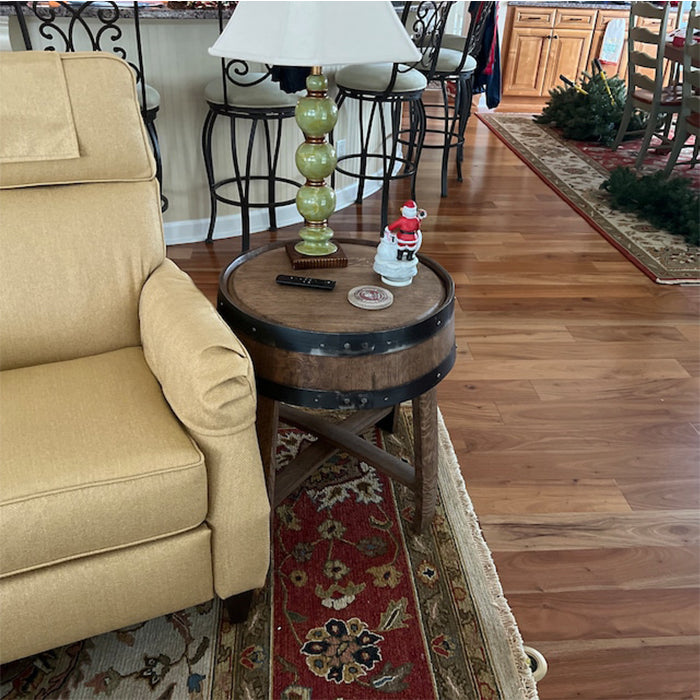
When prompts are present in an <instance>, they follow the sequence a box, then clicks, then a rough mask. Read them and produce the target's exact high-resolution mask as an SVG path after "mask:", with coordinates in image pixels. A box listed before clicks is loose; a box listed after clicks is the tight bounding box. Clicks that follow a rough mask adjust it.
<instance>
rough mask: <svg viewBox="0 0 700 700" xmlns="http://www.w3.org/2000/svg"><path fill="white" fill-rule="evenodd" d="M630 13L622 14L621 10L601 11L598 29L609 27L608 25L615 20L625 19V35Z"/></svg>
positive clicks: (597, 21)
mask: <svg viewBox="0 0 700 700" xmlns="http://www.w3.org/2000/svg"><path fill="white" fill-rule="evenodd" d="M629 16H630V13H629V12H620V11H619V10H601V11H600V12H598V19H597V20H596V23H595V26H596V29H602V30H603V31H605V28H606V27H607V26H608V23H609V22H610V21H611V20H613V19H624V20H625V33H626V32H627V25H628V24H629Z"/></svg>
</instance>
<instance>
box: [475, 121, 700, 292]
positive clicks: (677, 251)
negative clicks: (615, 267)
mask: <svg viewBox="0 0 700 700" xmlns="http://www.w3.org/2000/svg"><path fill="white" fill-rule="evenodd" d="M477 116H478V117H479V119H480V120H481V121H482V122H484V124H486V125H487V126H488V127H489V128H490V129H491V130H492V131H493V132H494V133H495V134H496V135H497V136H498V137H499V138H500V139H501V140H502V141H503V142H504V143H505V144H506V145H508V146H509V147H510V148H511V149H512V150H513V151H514V152H515V153H516V154H517V155H518V156H519V157H520V158H521V159H522V160H523V161H524V162H525V163H526V164H527V165H528V166H530V168H532V170H534V171H535V172H536V173H537V174H538V175H539V176H540V177H541V178H542V179H543V180H544V181H545V182H546V183H547V184H548V185H549V186H550V187H552V189H554V190H555V192H557V193H558V194H559V195H560V196H561V197H562V198H563V199H565V200H566V201H567V202H568V203H569V204H570V205H571V206H572V207H573V208H574V209H575V210H576V211H578V213H579V214H581V215H582V216H583V217H584V218H585V219H586V220H587V221H588V222H589V223H590V224H591V225H592V226H593V227H594V228H595V229H596V230H597V231H598V232H599V233H600V234H601V235H602V236H604V237H605V238H606V239H607V240H608V241H609V242H610V243H612V244H613V245H614V246H615V247H616V248H617V249H618V250H620V251H621V252H622V254H623V255H625V257H627V258H628V259H629V260H630V261H631V262H633V263H634V264H635V265H636V266H637V267H638V268H639V269H640V270H642V271H643V272H644V273H645V274H647V275H648V276H649V277H651V278H652V279H653V280H654V281H655V282H658V283H659V284H700V249H698V248H697V247H696V246H693V245H690V244H689V243H686V241H685V240H684V239H683V237H682V236H679V235H674V234H673V233H672V232H669V231H664V230H662V229H658V228H656V227H655V226H652V225H651V224H649V223H648V222H646V221H644V220H643V219H640V218H639V217H637V216H636V215H635V214H631V213H627V212H621V211H618V210H615V209H612V208H611V207H610V205H609V203H608V198H607V195H606V193H605V192H604V191H603V190H601V189H600V184H601V183H602V182H603V181H604V180H605V179H606V178H607V174H608V172H609V169H611V168H614V167H617V166H618V165H630V164H632V162H633V156H632V153H633V149H634V146H633V144H631V143H628V144H624V145H623V147H622V148H621V149H620V150H619V151H618V152H617V153H613V152H612V151H610V149H606V148H605V147H603V146H593V145H590V144H588V145H584V144H580V143H578V142H575V141H567V140H566V139H563V138H562V137H561V136H560V135H559V134H558V133H557V131H556V130H555V129H552V128H551V127H549V126H545V125H541V124H535V123H534V122H533V121H532V115H530V114H508V113H478V114H477ZM661 159H665V157H663V156H658V157H657V158H656V160H654V159H652V160H650V161H649V163H648V164H647V168H653V167H655V164H656V167H658V166H659V164H660V162H661ZM679 167H680V168H681V169H684V170H685V171H688V169H687V168H685V166H679ZM695 170H698V175H696V174H695V173H694V171H688V172H684V174H683V176H687V177H690V178H691V179H692V180H693V182H694V185H695V184H697V182H698V177H700V168H696V169H695ZM679 173H680V170H679Z"/></svg>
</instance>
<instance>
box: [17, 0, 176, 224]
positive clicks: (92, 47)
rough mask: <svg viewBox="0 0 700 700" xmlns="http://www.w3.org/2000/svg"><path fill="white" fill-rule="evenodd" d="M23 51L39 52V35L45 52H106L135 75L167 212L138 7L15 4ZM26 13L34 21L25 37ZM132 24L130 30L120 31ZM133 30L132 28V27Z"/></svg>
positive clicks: (156, 104) (155, 99)
mask: <svg viewBox="0 0 700 700" xmlns="http://www.w3.org/2000/svg"><path fill="white" fill-rule="evenodd" d="M13 5H14V9H15V14H16V16H17V20H18V22H19V27H20V31H21V33H22V40H23V42H24V48H25V49H26V50H27V51H33V50H39V47H38V46H34V43H36V42H32V37H33V36H34V37H36V36H38V37H40V40H41V44H40V46H41V49H43V50H44V51H61V52H68V53H73V52H75V51H107V52H111V53H115V54H116V55H117V56H119V57H120V58H123V59H124V60H125V61H127V63H128V64H129V66H130V67H131V70H133V71H134V74H135V76H136V83H137V96H138V101H139V107H140V109H141V116H142V117H143V121H144V123H145V125H146V131H147V133H148V137H149V139H150V141H151V147H152V149H153V155H154V157H155V160H156V179H157V180H158V183H159V185H160V187H161V195H160V199H161V211H165V210H166V209H167V208H168V199H167V198H166V197H165V196H164V195H163V163H162V158H161V152H160V142H159V140H158V132H157V131H156V116H157V114H158V110H159V109H160V94H159V93H158V91H157V90H156V89H155V88H154V87H152V86H151V85H149V84H148V83H147V82H146V78H145V72H144V60H143V43H142V40H141V23H140V17H139V3H138V2H133V3H123V2H52V3H47V2H15V3H13ZM26 15H28V16H30V17H34V18H35V19H37V20H38V22H39V24H38V29H37V32H32V33H30V31H29V26H28V25H27V19H26ZM129 20H132V23H131V24H130V25H129V29H128V30H127V31H126V32H125V31H124V27H125V26H126V25H127V23H128V21H129ZM132 28H133V29H132Z"/></svg>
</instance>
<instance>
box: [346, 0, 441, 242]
mask: <svg viewBox="0 0 700 700" xmlns="http://www.w3.org/2000/svg"><path fill="white" fill-rule="evenodd" d="M452 4H454V3H452V2H419V3H417V4H415V3H411V2H406V3H405V5H404V7H403V10H402V13H401V22H402V24H403V25H404V26H408V25H409V24H410V28H409V30H408V31H409V34H410V35H411V37H412V38H413V41H414V43H415V44H416V47H417V48H418V51H419V52H420V54H421V58H420V60H418V61H416V62H415V63H413V64H398V63H394V64H391V63H373V64H362V65H351V66H346V67H344V68H341V69H340V70H338V72H337V73H336V76H335V78H336V83H337V86H338V95H337V98H336V102H337V103H338V107H339V108H340V107H341V106H342V105H343V103H344V102H345V101H346V100H348V99H350V100H353V101H355V102H356V103H357V108H358V111H359V118H358V127H359V145H358V150H357V151H356V152H352V153H348V154H346V155H342V156H340V157H338V164H337V166H336V171H337V172H339V173H343V174H344V175H348V176H350V177H354V178H357V179H358V180H359V183H358V190H357V198H356V200H355V201H356V203H357V204H359V203H361V202H362V198H363V196H364V188H365V181H366V180H378V181H381V182H382V206H381V226H382V229H383V228H384V226H386V224H387V221H388V197H389V183H390V181H391V180H396V179H401V178H410V179H411V197H412V198H413V199H416V174H417V172H418V163H419V161H420V155H421V150H422V148H423V140H424V137H425V128H426V121H425V111H424V109H423V104H422V102H421V96H422V95H423V91H424V90H425V88H426V86H427V85H428V82H429V80H430V79H431V76H432V72H433V71H434V69H435V64H436V62H437V58H438V49H439V46H440V39H441V37H442V34H443V32H444V30H445V22H446V21H447V15H448V12H449V9H450V7H451V5H452ZM412 13H415V18H413V19H410V20H409V17H412ZM404 107H407V108H408V124H409V126H408V127H407V129H406V131H405V132H402V119H403V116H404V115H403V110H404ZM402 133H406V134H408V135H409V138H407V139H406V138H404V141H403V144H404V145H405V148H404V149H403V150H401V151H400V152H399V149H400V148H401V142H400V140H399V139H400V138H401V134H402ZM375 163H376V164H377V166H378V167H376V168H374V167H373V165H372V164H375Z"/></svg>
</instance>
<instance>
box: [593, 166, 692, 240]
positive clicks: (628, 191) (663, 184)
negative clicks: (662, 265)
mask: <svg viewBox="0 0 700 700" xmlns="http://www.w3.org/2000/svg"><path fill="white" fill-rule="evenodd" d="M600 187H601V189H604V190H606V191H607V192H608V193H609V194H610V203H611V205H612V206H613V207H614V208H615V209H621V210H622V211H629V212H635V213H637V214H639V215H640V216H642V217H644V218H645V219H646V220H647V221H649V222H651V223H652V224H653V225H654V226H657V227H658V228H663V229H666V230H667V231H670V232H671V233H675V234H679V235H681V236H683V238H685V240H686V241H687V242H688V243H690V244H692V245H700V223H699V222H698V214H699V213H700V195H699V194H697V193H696V192H693V191H692V190H691V186H690V181H689V180H688V179H686V178H682V177H672V178H665V177H664V174H663V172H662V171H659V172H656V173H653V174H652V175H644V176H642V177H639V178H638V177H637V175H636V174H635V173H634V171H632V170H630V168H615V170H613V171H611V173H610V177H609V178H608V179H607V180H605V182H603V183H602V184H601V186H600Z"/></svg>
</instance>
